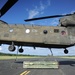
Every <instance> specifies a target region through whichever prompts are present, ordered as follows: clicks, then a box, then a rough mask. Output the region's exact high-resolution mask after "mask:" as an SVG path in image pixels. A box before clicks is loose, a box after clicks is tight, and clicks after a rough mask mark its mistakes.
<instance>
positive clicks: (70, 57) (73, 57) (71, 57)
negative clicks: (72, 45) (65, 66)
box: [59, 56, 75, 59]
mask: <svg viewBox="0 0 75 75" xmlns="http://www.w3.org/2000/svg"><path fill="white" fill-rule="evenodd" d="M59 58H67V59H75V56H60V57H59Z"/></svg>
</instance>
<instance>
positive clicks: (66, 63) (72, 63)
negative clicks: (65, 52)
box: [58, 61, 75, 66]
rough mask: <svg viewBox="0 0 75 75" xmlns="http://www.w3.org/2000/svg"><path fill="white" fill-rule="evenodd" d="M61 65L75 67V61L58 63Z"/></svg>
mask: <svg viewBox="0 0 75 75" xmlns="http://www.w3.org/2000/svg"><path fill="white" fill-rule="evenodd" d="M58 62H59V65H70V66H75V61H58Z"/></svg>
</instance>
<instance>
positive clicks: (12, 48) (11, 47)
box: [8, 45, 16, 52]
mask: <svg viewBox="0 0 75 75" xmlns="http://www.w3.org/2000/svg"><path fill="white" fill-rule="evenodd" d="M15 49H16V47H15V46H13V45H10V46H9V47H8V50H9V51H11V52H13V51H15Z"/></svg>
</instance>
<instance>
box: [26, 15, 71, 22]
mask: <svg viewBox="0 0 75 75" xmlns="http://www.w3.org/2000/svg"><path fill="white" fill-rule="evenodd" d="M69 15H71V14H66V15H53V16H45V17H39V18H32V19H26V20H25V21H26V22H27V21H34V20H41V19H48V18H56V17H63V16H69Z"/></svg>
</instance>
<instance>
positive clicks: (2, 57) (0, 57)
mask: <svg viewBox="0 0 75 75" xmlns="http://www.w3.org/2000/svg"><path fill="white" fill-rule="evenodd" d="M17 58H18V59H23V58H38V57H37V56H17ZM7 59H16V56H0V60H7Z"/></svg>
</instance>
